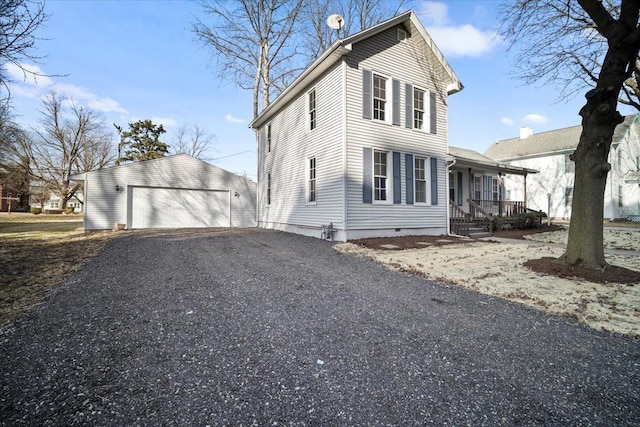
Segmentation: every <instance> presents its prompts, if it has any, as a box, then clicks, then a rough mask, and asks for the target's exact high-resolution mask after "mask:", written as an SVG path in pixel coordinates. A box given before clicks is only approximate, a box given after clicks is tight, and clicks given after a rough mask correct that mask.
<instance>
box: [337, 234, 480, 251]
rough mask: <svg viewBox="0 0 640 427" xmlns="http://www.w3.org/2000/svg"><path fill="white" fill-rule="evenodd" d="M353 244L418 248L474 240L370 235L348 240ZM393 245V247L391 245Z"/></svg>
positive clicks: (376, 247) (371, 246)
mask: <svg viewBox="0 0 640 427" xmlns="http://www.w3.org/2000/svg"><path fill="white" fill-rule="evenodd" d="M349 242H350V243H353V244H354V245H358V246H363V247H365V248H370V249H380V248H383V249H387V250H397V251H401V250H405V249H418V248H424V247H427V246H446V245H455V244H465V243H472V242H474V240H472V239H469V238H467V237H458V236H446V235H441V236H398V237H372V238H368V239H358V240H350V241H349ZM392 246H395V247H392Z"/></svg>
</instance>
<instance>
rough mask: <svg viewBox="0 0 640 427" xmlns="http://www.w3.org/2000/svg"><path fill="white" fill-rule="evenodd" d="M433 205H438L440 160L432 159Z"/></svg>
mask: <svg viewBox="0 0 640 427" xmlns="http://www.w3.org/2000/svg"><path fill="white" fill-rule="evenodd" d="M431 204H432V205H437V204H438V159H436V158H434V157H432V158H431Z"/></svg>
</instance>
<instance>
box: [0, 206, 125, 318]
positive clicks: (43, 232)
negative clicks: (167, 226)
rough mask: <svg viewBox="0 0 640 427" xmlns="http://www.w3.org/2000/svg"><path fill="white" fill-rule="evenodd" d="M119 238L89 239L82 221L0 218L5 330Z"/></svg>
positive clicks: (0, 309)
mask: <svg viewBox="0 0 640 427" xmlns="http://www.w3.org/2000/svg"><path fill="white" fill-rule="evenodd" d="M115 235H117V233H114V232H97V233H85V232H84V231H83V230H82V216H80V215H33V214H29V213H12V214H11V215H8V214H7V213H0V259H1V260H2V274H0V325H2V324H4V323H6V322H8V321H9V320H11V319H14V318H15V317H17V316H19V315H20V314H22V313H24V312H25V311H27V310H29V309H30V308H31V307H33V306H35V305H37V304H39V303H41V302H42V301H43V300H44V298H45V297H46V296H47V294H48V293H49V292H50V291H51V290H52V289H54V288H55V287H56V286H58V285H60V284H61V283H62V282H63V281H64V280H65V279H66V278H67V277H69V276H70V275H71V273H73V272H74V271H75V270H77V269H78V268H80V267H81V266H82V265H83V263H84V262H86V261H87V260H89V259H91V258H92V257H94V256H95V255H97V254H98V253H99V252H100V250H101V249H102V248H103V247H104V245H105V244H106V242H107V241H108V240H109V239H110V238H112V237H113V236H115Z"/></svg>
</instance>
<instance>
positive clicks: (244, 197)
mask: <svg viewBox="0 0 640 427" xmlns="http://www.w3.org/2000/svg"><path fill="white" fill-rule="evenodd" d="M84 185H85V217H84V227H85V229H86V230H103V229H112V228H113V227H114V226H115V225H116V224H127V225H128V226H130V225H131V224H130V222H131V215H129V214H128V209H127V201H128V199H129V196H128V192H129V191H131V189H132V188H134V187H159V188H171V189H183V190H217V191H226V192H228V193H230V195H231V196H230V199H231V226H232V227H255V226H256V184H255V183H254V182H252V181H251V180H248V179H246V178H243V177H240V176H237V175H235V174H232V173H230V172H227V171H225V170H223V169H220V168H218V167H216V166H213V165H210V164H208V163H206V162H203V161H201V160H197V159H194V158H192V157H190V156H187V155H184V154H179V155H175V156H169V157H163V158H160V159H155V160H148V161H145V162H139V163H132V164H127V165H123V166H119V167H114V168H110V169H102V170H97V171H93V172H89V173H87V175H86V180H85V183H84ZM116 186H118V188H119V191H116ZM236 193H237V196H236ZM162 208H166V209H171V206H163V207H162Z"/></svg>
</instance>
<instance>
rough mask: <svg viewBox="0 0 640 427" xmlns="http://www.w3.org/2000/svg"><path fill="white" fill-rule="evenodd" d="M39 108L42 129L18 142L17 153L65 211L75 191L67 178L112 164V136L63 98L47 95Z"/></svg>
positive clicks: (93, 117) (96, 118) (95, 119)
mask: <svg viewBox="0 0 640 427" xmlns="http://www.w3.org/2000/svg"><path fill="white" fill-rule="evenodd" d="M42 105H43V109H42V111H41V113H42V119H41V121H40V124H41V127H39V128H37V129H34V130H33V136H32V137H31V138H28V139H25V140H24V141H18V142H19V144H20V145H19V146H18V147H17V148H16V152H18V153H21V155H23V156H27V157H28V159H29V173H30V176H31V178H32V179H33V180H36V181H38V183H39V185H40V186H42V187H43V188H44V189H46V190H48V191H50V192H52V193H54V194H58V195H60V198H61V201H62V204H61V207H62V208H63V209H64V208H66V205H67V201H68V200H69V199H71V198H72V197H73V196H74V194H75V192H76V191H77V190H78V187H77V185H75V184H72V183H71V181H70V179H69V177H70V176H71V175H73V174H74V173H78V172H87V171H90V170H93V169H95V168H99V167H104V166H107V165H109V164H110V163H111V161H112V160H113V157H114V156H113V147H112V135H111V134H110V133H109V132H108V131H107V130H106V129H107V128H106V126H105V125H104V121H103V119H102V117H101V116H100V115H98V114H97V113H96V112H94V111H93V110H90V109H87V108H84V107H80V106H78V105H76V104H75V103H73V101H72V100H68V99H67V98H65V97H64V96H62V95H59V94H57V93H55V92H50V93H49V94H48V95H46V96H45V98H44V99H43V101H42ZM67 112H69V113H70V114H67Z"/></svg>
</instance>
